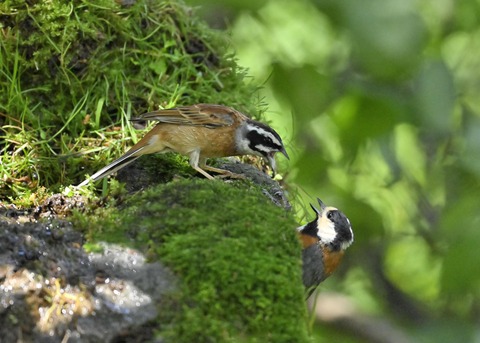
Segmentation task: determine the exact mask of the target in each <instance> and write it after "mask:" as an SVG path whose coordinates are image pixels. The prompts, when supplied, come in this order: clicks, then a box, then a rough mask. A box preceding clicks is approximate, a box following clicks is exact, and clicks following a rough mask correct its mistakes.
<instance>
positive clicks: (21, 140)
mask: <svg viewBox="0 0 480 343" xmlns="http://www.w3.org/2000/svg"><path fill="white" fill-rule="evenodd" d="M132 3H133V4H132V5H130V6H128V5H121V1H116V0H102V1H84V0H74V1H70V2H68V3H66V2H65V1H63V0H51V1H38V0H31V1H23V0H6V1H3V2H0V13H1V15H0V29H1V30H2V39H1V40H0V114H1V117H0V121H2V130H1V131H0V138H2V139H3V140H4V141H5V142H6V145H5V147H3V148H2V150H1V151H0V153H1V154H0V158H1V163H0V173H1V174H2V175H5V177H4V178H2V179H1V180H0V199H2V198H10V199H11V200H12V201H13V199H16V198H19V197H22V196H24V195H25V194H26V193H27V192H30V191H35V190H36V189H37V187H39V186H46V187H48V188H49V189H51V190H53V191H58V190H59V189H60V186H61V185H68V184H76V183H78V182H80V181H82V180H83V179H84V177H85V174H87V173H89V174H93V172H95V171H96V170H98V169H99V168H101V167H103V166H105V165H106V164H107V163H109V162H111V161H112V160H113V159H114V158H116V157H119V156H120V155H121V154H122V153H123V152H125V150H126V149H127V147H128V146H131V145H132V143H133V142H135V141H136V140H137V133H136V131H135V130H134V129H133V127H132V126H131V124H130V122H129V119H130V118H131V117H135V116H137V115H139V114H141V113H143V112H145V111H148V110H153V109H156V108H158V107H159V106H173V105H175V104H192V103H198V102H210V103H224V104H228V105H231V106H234V107H237V108H238V109H240V110H243V111H246V112H247V113H250V114H253V115H255V114H256V111H257V108H256V107H257V105H258V96H256V97H255V95H256V94H257V93H256V91H257V87H255V86H253V85H247V84H246V83H244V82H243V81H244V77H245V71H244V70H243V69H242V68H239V67H238V66H237V65H236V63H235V61H234V59H233V57H232V56H229V55H228V54H227V48H228V40H227V38H226V35H225V34H224V33H222V32H220V31H215V30H212V29H210V28H208V27H207V26H206V25H205V24H204V23H203V22H202V21H200V20H198V19H197V17H196V16H195V12H194V11H192V9H191V8H188V7H187V6H185V5H184V4H183V3H182V2H181V1H156V0H155V1H154V0H137V1H133V2H132ZM252 97H253V99H252ZM252 100H254V101H252ZM255 100H257V103H256V102H255Z"/></svg>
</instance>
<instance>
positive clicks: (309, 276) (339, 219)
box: [297, 199, 353, 298]
mask: <svg viewBox="0 0 480 343" xmlns="http://www.w3.org/2000/svg"><path fill="white" fill-rule="evenodd" d="M317 200H318V203H319V205H320V210H318V209H316V208H315V207H314V206H313V205H310V206H311V207H312V208H313V210H314V211H315V213H316V218H315V219H314V220H313V221H311V222H310V223H308V224H305V225H303V226H300V227H299V228H297V231H298V234H299V237H300V241H301V244H302V247H303V250H302V264H303V277H302V279H303V284H304V286H305V289H306V292H307V298H308V297H309V296H310V295H311V294H312V293H313V291H314V290H315V289H316V287H317V286H318V285H319V284H320V283H321V282H322V281H324V280H325V279H326V278H327V277H329V276H330V275H331V274H332V273H333V272H334V271H335V269H336V268H337V267H338V266H339V265H340V262H341V260H342V258H343V255H344V254H345V250H346V249H347V248H348V247H349V246H350V245H351V244H352V243H353V231H352V226H351V225H350V221H349V220H348V218H347V217H346V216H345V214H343V213H342V212H341V211H339V210H338V209H337V208H335V207H330V206H325V204H324V203H323V202H322V201H321V200H320V199H317Z"/></svg>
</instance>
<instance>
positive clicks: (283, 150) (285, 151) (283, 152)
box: [280, 146, 290, 160]
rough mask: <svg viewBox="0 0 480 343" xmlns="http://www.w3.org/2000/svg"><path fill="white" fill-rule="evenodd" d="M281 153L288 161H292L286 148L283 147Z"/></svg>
mask: <svg viewBox="0 0 480 343" xmlns="http://www.w3.org/2000/svg"><path fill="white" fill-rule="evenodd" d="M280 152H281V153H282V154H283V156H285V157H286V158H287V160H290V157H288V154H287V150H285V148H284V147H283V146H282V150H280Z"/></svg>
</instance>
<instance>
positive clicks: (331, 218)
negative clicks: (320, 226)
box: [327, 212, 333, 220]
mask: <svg viewBox="0 0 480 343" xmlns="http://www.w3.org/2000/svg"><path fill="white" fill-rule="evenodd" d="M327 218H328V219H330V220H333V212H328V213H327Z"/></svg>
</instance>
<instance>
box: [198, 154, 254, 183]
mask: <svg viewBox="0 0 480 343" xmlns="http://www.w3.org/2000/svg"><path fill="white" fill-rule="evenodd" d="M200 166H201V167H202V169H204V170H208V171H211V172H214V173H217V174H220V175H218V176H217V177H219V178H224V177H229V178H232V179H245V175H241V174H235V173H232V172H231V171H229V170H225V169H220V168H215V167H211V166H209V165H207V163H206V159H205V158H202V159H201V160H200Z"/></svg>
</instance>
